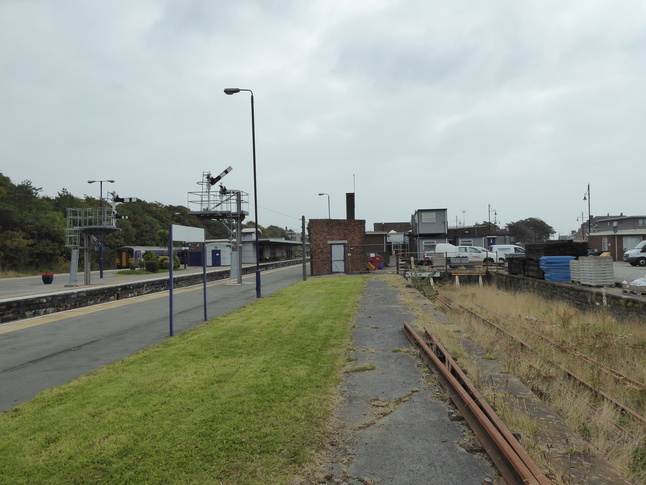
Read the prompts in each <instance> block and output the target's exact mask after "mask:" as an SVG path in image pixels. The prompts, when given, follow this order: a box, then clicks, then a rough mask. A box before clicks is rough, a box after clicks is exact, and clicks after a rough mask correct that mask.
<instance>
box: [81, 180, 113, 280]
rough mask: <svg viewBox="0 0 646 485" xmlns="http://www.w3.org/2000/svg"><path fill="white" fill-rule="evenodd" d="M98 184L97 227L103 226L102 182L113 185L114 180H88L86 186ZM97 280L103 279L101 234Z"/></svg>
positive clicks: (100, 238)
mask: <svg viewBox="0 0 646 485" xmlns="http://www.w3.org/2000/svg"><path fill="white" fill-rule="evenodd" d="M96 182H99V225H100V226H103V182H109V183H111V184H113V183H114V180H88V181H87V183H88V184H94V183H96ZM99 278H103V233H101V234H100V235H99Z"/></svg>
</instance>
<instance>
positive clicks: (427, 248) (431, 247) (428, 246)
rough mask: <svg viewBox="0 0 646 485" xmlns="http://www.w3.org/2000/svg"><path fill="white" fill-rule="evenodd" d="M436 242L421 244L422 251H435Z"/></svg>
mask: <svg viewBox="0 0 646 485" xmlns="http://www.w3.org/2000/svg"><path fill="white" fill-rule="evenodd" d="M436 245H437V241H424V242H423V243H422V251H435V246H436Z"/></svg>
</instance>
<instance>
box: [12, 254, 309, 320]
mask: <svg viewBox="0 0 646 485" xmlns="http://www.w3.org/2000/svg"><path fill="white" fill-rule="evenodd" d="M298 264H302V261H299V260H289V261H276V262H272V263H263V264H261V271H262V270H268V269H272V268H279V267H284V266H294V265H298ZM255 272H256V267H255V266H246V267H243V268H242V273H243V274H252V273H255ZM229 273H230V270H228V269H221V270H216V271H207V273H206V280H207V282H208V281H217V280H222V279H226V278H229ZM202 281H203V274H202V273H193V274H189V275H181V276H174V278H173V288H183V287H186V286H194V285H200V284H202ZM168 283H169V281H168V277H165V278H164V277H162V278H156V279H152V280H151V279H148V280H142V281H133V282H130V283H123V284H114V285H110V286H100V287H96V288H92V287H85V288H79V289H75V290H65V291H61V292H58V293H48V294H46V295H38V296H24V297H18V298H15V299H6V300H3V301H1V302H0V315H1V316H0V323H6V322H12V321H15V320H21V319H23V318H32V317H39V316H42V315H49V314H51V313H57V312H62V311H66V310H73V309H75V308H83V307H86V306H90V305H98V304H99V303H106V302H109V301H115V300H123V299H126V298H132V297H135V296H141V295H147V294H149V293H156V292H159V291H168V288H169V285H168Z"/></svg>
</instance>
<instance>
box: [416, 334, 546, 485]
mask: <svg viewBox="0 0 646 485" xmlns="http://www.w3.org/2000/svg"><path fill="white" fill-rule="evenodd" d="M403 332H404V334H405V335H406V337H407V338H408V340H409V341H410V342H411V343H412V344H413V345H414V346H415V347H416V348H417V349H418V350H419V352H420V355H421V357H422V358H423V359H424V361H425V362H426V364H427V365H428V366H429V367H430V368H431V369H432V370H433V371H434V372H435V373H436V374H437V376H438V380H439V382H440V383H441V385H442V387H443V388H444V389H445V390H446V391H447V393H448V394H449V397H450V398H451V400H452V401H453V403H454V404H455V406H456V407H457V409H458V411H459V412H460V414H461V415H462V416H463V417H464V419H465V421H466V422H467V423H468V424H469V426H470V427H471V429H472V430H473V431H474V433H475V435H476V437H477V438H478V440H479V441H480V443H481V444H482V446H483V447H484V449H485V451H486V453H487V454H488V455H489V457H490V458H491V460H492V461H493V463H494V465H495V466H496V468H497V469H498V471H499V472H500V474H501V476H502V478H503V479H504V480H505V483H507V484H510V485H511V484H518V483H520V484H528V485H529V484H531V485H542V484H549V483H551V482H550V481H549V480H548V479H547V478H546V477H545V475H544V474H543V472H541V471H540V470H539V468H538V467H537V466H536V464H535V463H534V461H533V460H532V459H531V458H530V457H529V455H528V454H527V452H526V451H525V450H524V449H523V447H522V446H521V445H520V443H519V442H518V440H517V439H516V438H515V437H514V435H513V434H512V433H511V431H510V430H509V429H508V428H507V427H506V426H505V425H504V423H503V422H502V421H501V420H500V418H499V417H498V416H497V415H496V413H495V412H494V411H493V409H492V408H491V406H489V404H488V403H487V401H486V400H485V399H484V397H483V396H482V395H481V394H480V392H479V391H478V390H477V389H476V387H475V386H474V385H473V384H472V383H471V381H470V380H469V379H468V378H467V377H466V375H465V373H464V372H463V371H462V369H460V367H459V366H458V365H457V364H456V363H455V361H454V360H453V358H452V357H451V355H450V354H449V353H448V352H447V351H446V350H445V349H444V347H443V346H442V345H441V344H440V342H439V341H438V340H437V339H436V338H435V337H434V336H433V335H431V334H430V333H429V332H428V331H426V333H425V339H423V338H422V337H421V336H420V335H419V334H418V333H417V332H416V331H415V329H413V327H412V326H411V325H410V324H409V323H407V322H404V328H403Z"/></svg>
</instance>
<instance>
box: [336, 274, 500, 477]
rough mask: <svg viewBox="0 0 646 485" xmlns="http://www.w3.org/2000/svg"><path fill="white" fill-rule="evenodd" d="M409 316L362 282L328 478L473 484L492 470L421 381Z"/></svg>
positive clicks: (385, 290) (385, 288) (374, 283)
mask: <svg viewBox="0 0 646 485" xmlns="http://www.w3.org/2000/svg"><path fill="white" fill-rule="evenodd" d="M414 320H415V317H414V315H413V314H411V313H410V312H409V311H408V309H407V308H406V307H405V306H403V305H402V303H401V302H400V300H399V295H398V292H397V290H396V289H394V288H392V287H390V285H389V284H388V283H387V282H386V281H383V280H381V279H378V278H372V279H370V280H369V281H368V283H367V286H366V288H365V290H364V293H363V296H362V298H361V303H360V306H359V310H358V313H357V316H356V320H355V328H354V342H353V348H352V351H351V352H350V357H351V358H353V359H356V360H354V361H353V362H352V363H351V364H350V365H349V366H348V371H347V372H346V374H345V380H344V382H343V384H342V389H341V394H342V397H343V400H342V402H341V404H340V405H339V409H338V417H339V419H340V420H341V421H342V423H343V425H342V432H341V433H340V436H339V437H338V439H337V440H336V441H335V442H334V443H333V445H332V446H331V448H330V458H329V462H328V465H327V477H326V483H330V484H347V485H355V484H364V485H365V484H411V483H441V484H444V485H452V484H456V485H458V484H459V485H464V484H474V485H475V484H478V485H479V484H481V483H482V482H483V480H484V479H486V478H491V479H494V478H495V477H497V472H496V471H495V469H494V468H493V467H492V466H491V464H490V463H489V461H488V460H487V459H486V458H485V457H484V456H482V455H480V454H475V453H469V452H467V451H465V449H464V448H463V447H462V446H461V444H463V443H464V442H467V441H469V440H470V439H472V438H470V436H471V435H470V433H471V432H470V431H469V430H468V429H467V428H466V427H465V426H464V424H462V423H460V422H453V421H451V420H450V419H449V414H450V413H451V409H450V408H449V407H448V405H447V404H446V403H445V401H444V400H440V399H438V398H437V396H438V389H437V388H435V387H433V386H429V378H428V373H427V371H426V370H425V367H424V366H423V365H421V363H420V360H419V359H418V357H417V356H416V354H415V353H414V352H413V351H412V346H411V345H410V343H409V342H408V340H407V339H406V337H405V335H404V334H403V332H402V327H403V322H404V321H408V322H412V321H414Z"/></svg>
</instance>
